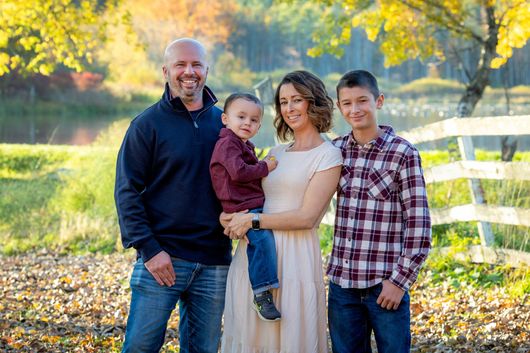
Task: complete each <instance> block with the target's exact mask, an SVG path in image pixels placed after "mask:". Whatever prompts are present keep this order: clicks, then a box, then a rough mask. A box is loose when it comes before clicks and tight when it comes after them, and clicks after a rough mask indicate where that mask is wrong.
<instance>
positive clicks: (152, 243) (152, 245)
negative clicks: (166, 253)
mask: <svg viewBox="0 0 530 353" xmlns="http://www.w3.org/2000/svg"><path fill="white" fill-rule="evenodd" d="M137 250H138V252H139V253H140V256H141V257H142V260H143V262H144V263H146V262H147V261H149V260H150V259H151V258H152V257H153V256H155V255H156V254H158V253H159V252H161V251H163V250H164V249H162V247H161V246H160V244H159V243H158V241H156V239H155V238H153V237H150V238H149V239H148V240H147V241H145V242H144V243H142V245H141V246H140V247H138V248H137Z"/></svg>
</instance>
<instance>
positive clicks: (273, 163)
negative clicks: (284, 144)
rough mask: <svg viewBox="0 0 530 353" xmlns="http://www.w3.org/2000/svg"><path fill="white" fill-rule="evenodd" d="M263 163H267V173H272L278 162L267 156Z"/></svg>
mask: <svg viewBox="0 0 530 353" xmlns="http://www.w3.org/2000/svg"><path fill="white" fill-rule="evenodd" d="M264 161H265V163H267V168H269V172H272V171H273V170H274V169H276V167H277V166H278V161H277V160H276V158H275V157H274V156H267V157H266V158H265V159H264Z"/></svg>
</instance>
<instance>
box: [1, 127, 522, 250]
mask: <svg viewBox="0 0 530 353" xmlns="http://www.w3.org/2000/svg"><path fill="white" fill-rule="evenodd" d="M126 124H127V122H126V121H122V122H118V123H115V124H114V125H112V126H111V127H110V128H109V130H108V131H107V132H105V133H103V134H102V135H101V136H100V137H99V139H98V141H96V143H94V144H93V145H90V146H83V147H74V146H50V145H5V144H4V145H0V190H1V198H0V237H1V238H2V242H1V245H0V252H1V253H4V254H15V253H22V252H26V251H29V250H38V249H41V248H48V249H54V250H56V251H59V252H69V253H72V252H73V253H77V252H85V251H88V252H103V253H109V252H113V251H119V250H121V247H120V244H119V240H118V238H119V236H118V227H117V221H116V213H115V209H114V202H113V187H114V173H115V160H116V153H117V149H118V145H119V143H120V141H121V135H122V134H123V131H124V129H125V127H126ZM116 136H120V137H119V138H118V137H116ZM422 158H423V164H424V167H429V166H433V165H438V164H444V163H446V162H447V161H448V160H449V155H448V153H447V152H445V151H426V152H423V153H422ZM477 158H478V159H479V160H498V159H499V153H496V152H484V151H477ZM514 160H516V161H523V160H524V161H530V153H528V152H526V153H517V154H516V155H515V158H514ZM483 187H484V191H485V196H486V199H487V200H488V202H489V203H490V204H496V205H503V206H516V207H522V208H529V207H530V183H528V182H524V181H496V180H487V181H483ZM428 195H429V203H430V206H431V207H432V208H440V207H447V206H455V205H459V204H465V203H469V202H470V195H469V192H468V186H467V182H466V180H465V179H461V180H455V181H451V182H444V183H435V184H431V185H429V186H428ZM493 229H494V232H495V240H496V245H497V246H500V247H505V248H512V249H518V250H525V251H530V242H529V231H528V228H526V227H516V226H508V225H493ZM331 233H332V230H331V228H329V227H325V226H323V227H322V228H321V235H322V237H321V239H322V248H323V251H324V253H328V252H329V250H330V246H331V236H332V234H331ZM433 237H434V243H435V245H441V246H447V245H450V244H451V243H452V242H462V241H464V242H467V243H469V244H474V243H477V242H478V235H477V231H476V227H475V225H474V224H473V223H455V224H450V225H441V226H435V227H434V229H433Z"/></svg>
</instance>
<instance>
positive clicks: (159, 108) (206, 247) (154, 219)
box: [114, 38, 231, 353]
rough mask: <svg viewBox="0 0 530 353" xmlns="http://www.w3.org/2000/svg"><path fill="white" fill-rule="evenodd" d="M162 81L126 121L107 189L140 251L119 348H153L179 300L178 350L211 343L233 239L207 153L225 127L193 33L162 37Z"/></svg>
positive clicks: (128, 243)
mask: <svg viewBox="0 0 530 353" xmlns="http://www.w3.org/2000/svg"><path fill="white" fill-rule="evenodd" d="M162 72H163V74H164V78H165V80H166V85H165V91H164V94H163V96H162V98H161V99H160V101H158V102H157V103H156V104H154V105H152V106H151V107H149V108H147V109H146V110H145V111H144V112H143V113H141V114H140V115H139V116H137V117H136V118H135V119H134V120H133V121H132V122H131V125H130V126H129V129H128V130H127V133H126V135H125V138H124V140H123V143H122V145H121V148H120V151H119V153H118V162H117V167H116V186H115V192H114V197H115V200H116V208H117V210H118V219H119V223H120V229H121V237H122V242H123V246H124V247H125V248H130V247H133V248H135V249H136V251H137V261H136V263H135V265H134V269H133V272H132V276H131V281H130V285H131V291H132V297H131V305H130V310H129V318H128V320H127V330H126V333H125V342H124V344H123V350H122V352H128V353H130V352H142V353H148V352H158V351H159V350H160V348H161V347H162V344H163V343H164V336H165V332H166V327H167V321H168V319H169V317H170V315H171V312H172V311H173V309H174V308H175V306H176V304H177V303H179V311H180V322H179V337H180V352H181V353H188V352H190V353H194V352H196V353H198V352H201V353H208V352H212V353H214V352H217V349H218V344H219V338H220V333H221V316H222V313H223V308H224V296H225V287H226V276H227V273H228V266H229V264H230V260H231V245H230V240H229V238H228V237H226V236H224V235H223V229H222V227H221V225H220V224H219V214H220V213H221V206H220V204H219V201H218V200H217V198H216V196H215V193H214V191H213V188H212V184H211V178H210V174H209V163H210V158H211V155H212V151H213V148H214V146H215V142H216V141H217V138H218V136H219V131H220V129H221V128H222V122H221V110H220V109H219V108H217V107H215V106H214V105H215V103H217V99H216V97H215V96H214V94H213V92H212V91H211V90H210V89H209V88H208V87H207V86H205V83H206V78H207V76H208V63H207V53H206V49H205V48H204V46H203V45H202V44H201V43H199V42H198V41H196V40H193V39H189V38H183V39H178V40H176V41H174V42H172V43H170V44H169V45H168V47H167V48H166V51H165V53H164V64H163V66H162Z"/></svg>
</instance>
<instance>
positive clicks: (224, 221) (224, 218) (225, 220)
mask: <svg viewBox="0 0 530 353" xmlns="http://www.w3.org/2000/svg"><path fill="white" fill-rule="evenodd" d="M233 216H234V213H225V212H222V213H221V215H220V216H219V222H221V225H222V226H223V228H225V229H226V227H228V224H229V223H230V221H231V220H232V217H233Z"/></svg>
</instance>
